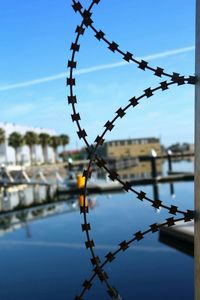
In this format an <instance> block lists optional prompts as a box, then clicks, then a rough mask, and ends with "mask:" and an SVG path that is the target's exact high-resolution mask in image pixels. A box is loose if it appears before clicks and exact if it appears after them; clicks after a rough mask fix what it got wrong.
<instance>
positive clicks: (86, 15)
mask: <svg viewBox="0 0 200 300" xmlns="http://www.w3.org/2000/svg"><path fill="white" fill-rule="evenodd" d="M72 2H73V5H72V7H73V9H74V11H75V12H79V14H80V15H81V16H82V22H81V23H80V25H78V26H77V28H76V38H75V41H74V42H73V43H72V44H71V48H70V49H71V51H72V55H71V59H70V60H69V61H68V67H69V69H70V74H69V77H68V78H67V85H68V86H69V91H70V94H69V96H68V104H70V105H71V107H72V114H71V118H72V121H73V122H75V123H76V126H77V129H78V131H77V134H78V137H79V139H82V140H83V141H84V143H85V145H86V149H87V151H88V155H89V164H88V167H87V169H86V170H84V172H83V177H85V179H86V180H85V186H84V188H83V189H82V190H81V191H80V195H82V196H83V199H84V203H83V206H81V207H80V213H81V214H83V221H84V222H83V224H82V231H83V232H84V233H85V234H86V242H85V246H86V248H87V249H89V250H90V252H91V256H92V258H91V263H92V266H93V268H94V269H93V273H94V274H93V275H92V276H91V277H90V279H89V280H85V281H84V283H83V290H82V292H81V294H80V296H77V297H76V298H75V299H76V300H78V299H79V300H80V299H83V298H82V297H83V295H84V294H85V292H86V291H88V290H89V289H90V288H91V287H92V281H93V279H94V278H95V277H96V276H98V278H99V279H100V281H102V282H104V283H105V285H106V288H107V292H108V295H109V296H110V297H111V298H113V299H122V298H121V296H120V295H119V293H118V291H117V290H116V288H114V287H112V286H111V285H110V283H109V282H108V279H109V276H108V275H107V273H106V272H105V271H104V269H103V268H104V266H105V265H106V264H107V263H108V262H110V263H111V262H112V261H113V260H114V259H115V258H116V256H117V254H118V253H119V252H121V251H123V252H124V251H125V250H127V249H128V248H129V245H130V244H131V243H132V242H134V241H136V240H137V241H139V240H141V239H143V238H144V236H145V235H146V234H148V233H150V232H152V233H154V232H157V231H158V229H159V228H160V227H162V226H166V225H167V226H173V225H174V224H175V223H176V222H179V221H181V220H184V221H185V222H187V221H190V220H192V219H193V218H194V211H192V210H187V211H182V210H180V209H179V208H178V207H177V206H174V205H171V206H168V205H165V204H163V203H162V201H161V200H159V199H156V200H152V199H151V198H149V197H148V196H147V195H146V193H145V192H144V191H140V192H138V191H137V190H135V189H133V188H132V186H131V184H130V183H129V182H124V181H123V180H122V179H121V178H120V176H119V174H118V173H117V172H113V171H111V170H109V168H108V167H107V163H106V161H105V160H103V159H102V158H100V157H99V156H98V155H97V154H96V151H97V149H98V147H99V146H101V145H102V144H103V143H104V140H105V139H104V138H105V135H106V133H108V131H112V129H113V128H114V126H115V123H116V121H117V120H120V119H122V118H123V117H124V116H125V115H126V112H127V110H128V109H129V108H132V107H133V108H134V107H136V106H137V105H138V104H139V102H140V100H141V99H144V98H145V99H146V98H150V97H152V96H153V95H154V93H155V92H157V91H166V90H167V89H169V88H170V87H171V86H172V85H175V84H177V86H181V85H184V84H195V83H196V77H195V76H189V77H185V76H182V75H180V74H179V73H175V72H174V73H173V74H170V73H167V72H166V71H165V70H164V69H163V68H161V67H157V68H153V67H151V66H149V64H148V62H146V61H144V60H141V61H139V60H137V59H135V58H134V55H133V54H132V53H131V52H129V51H127V52H124V51H122V50H120V47H119V45H118V44H117V43H115V42H110V41H109V40H108V39H107V38H106V37H105V33H104V32H103V31H102V30H97V29H96V28H95V27H94V25H93V24H94V22H93V20H92V18H91V16H92V13H91V10H92V8H93V6H94V5H95V4H96V5H97V4H99V2H100V0H96V1H95V0H93V1H92V2H91V4H90V6H89V8H88V9H84V8H83V6H82V4H81V3H80V2H79V1H75V0H73V1H72ZM87 27H90V28H91V29H92V30H93V32H94V33H95V37H96V38H97V39H98V40H99V41H103V42H104V43H106V44H107V46H108V49H109V50H111V51H112V52H115V53H119V54H120V55H121V56H122V58H123V59H124V60H125V61H127V62H130V61H131V62H133V63H135V64H137V65H138V68H139V69H141V70H144V71H146V70H148V71H151V72H154V75H155V76H158V77H163V76H166V77H169V78H170V80H171V81H169V82H167V81H162V82H160V83H159V85H158V86H157V87H155V88H151V87H149V88H147V89H145V90H144V92H143V93H142V94H141V95H140V96H139V97H136V96H135V97H132V98H131V99H129V104H127V105H126V106H125V107H124V108H121V107H120V108H119V109H118V110H117V111H116V115H115V116H114V117H113V119H112V120H111V121H109V120H108V121H107V122H106V123H105V125H104V127H105V129H104V131H103V133H102V134H100V135H98V136H97V137H96V139H95V141H94V144H92V145H90V144H89V142H88V141H87V132H86V131H85V129H84V128H82V126H81V123H80V120H81V116H80V113H79V112H78V111H77V109H76V103H77V97H76V95H75V94H74V87H75V85H76V81H75V78H74V76H73V71H74V69H76V67H77V61H76V60H75V57H76V53H77V52H79V50H80V44H79V40H80V37H81V36H83V35H84V32H85V30H86V28H87ZM93 162H94V163H96V165H97V166H98V167H100V168H103V169H104V170H105V171H106V172H107V173H108V174H109V177H110V179H111V180H113V181H114V180H117V181H118V182H119V183H120V184H121V185H122V187H123V189H124V190H125V191H126V192H129V191H131V192H133V193H134V194H136V199H138V200H139V201H143V200H146V201H148V202H149V203H151V204H152V207H153V208H161V207H162V208H164V209H166V210H168V213H169V214H172V215H176V214H177V213H178V214H182V215H183V217H182V218H179V219H174V218H173V217H171V218H168V219H166V221H165V222H164V223H161V224H156V223H155V224H152V225H150V228H149V229H147V230H146V231H143V232H141V231H139V232H136V233H135V234H134V238H132V239H130V240H128V241H126V240H124V241H122V242H121V243H119V247H118V249H117V250H116V251H115V252H113V253H112V252H109V253H107V255H106V259H105V260H104V261H103V262H101V260H100V258H99V257H98V256H97V255H96V254H95V250H94V248H95V243H94V240H93V239H92V238H91V234H90V231H91V225H90V223H89V222H88V218H87V214H88V213H89V208H88V206H87V205H86V196H87V183H88V179H89V178H90V177H91V166H92V163H93Z"/></svg>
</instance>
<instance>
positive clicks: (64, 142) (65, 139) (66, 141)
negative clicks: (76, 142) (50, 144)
mask: <svg viewBox="0 0 200 300" xmlns="http://www.w3.org/2000/svg"><path fill="white" fill-rule="evenodd" d="M60 140H61V145H62V146H63V151H65V146H66V145H68V144H69V136H68V135H67V134H61V135H60Z"/></svg>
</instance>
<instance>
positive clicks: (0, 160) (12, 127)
mask: <svg viewBox="0 0 200 300" xmlns="http://www.w3.org/2000/svg"><path fill="white" fill-rule="evenodd" d="M0 128H2V129H4V131H5V135H6V142H5V143H4V144H1V145H0V164H7V165H13V164H15V163H16V162H15V150H14V149H13V148H12V147H10V146H9V145H8V138H9V135H10V134H11V133H12V132H14V131H17V132H19V133H20V134H22V135H24V134H25V133H26V132H27V131H33V132H35V133H37V134H40V133H48V134H49V135H56V132H55V131H54V130H50V129H45V128H39V127H36V128H35V127H28V126H22V125H18V124H14V123H3V122H2V123H1V122H0ZM34 153H35V157H34V161H35V162H36V163H38V164H39V163H43V155H42V148H41V146H40V145H36V146H35V151H34ZM18 157H19V161H20V163H21V164H22V165H26V164H27V165H29V164H30V152H29V148H28V146H27V145H24V146H23V147H21V149H20V153H18ZM54 159H55V158H54V153H53V149H52V148H51V147H47V160H48V162H54Z"/></svg>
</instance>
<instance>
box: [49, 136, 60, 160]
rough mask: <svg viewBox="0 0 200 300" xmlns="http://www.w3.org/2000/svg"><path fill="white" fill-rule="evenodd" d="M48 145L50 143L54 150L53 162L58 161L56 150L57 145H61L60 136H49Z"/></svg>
mask: <svg viewBox="0 0 200 300" xmlns="http://www.w3.org/2000/svg"><path fill="white" fill-rule="evenodd" d="M50 145H51V147H52V148H53V150H54V155H55V162H57V161H58V152H57V151H58V146H60V145H61V138H60V136H56V135H54V136H51V138H50Z"/></svg>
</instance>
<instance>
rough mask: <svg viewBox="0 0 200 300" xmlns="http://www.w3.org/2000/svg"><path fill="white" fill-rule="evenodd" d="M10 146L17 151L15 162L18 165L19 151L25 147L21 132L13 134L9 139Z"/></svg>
mask: <svg viewBox="0 0 200 300" xmlns="http://www.w3.org/2000/svg"><path fill="white" fill-rule="evenodd" d="M8 144H9V146H11V147H13V148H14V149H15V162H16V163H18V157H17V153H18V151H19V149H20V148H21V147H22V146H23V145H24V139H23V136H22V135H21V134H20V133H19V132H16V131H14V132H12V133H11V134H10V135H9V138H8Z"/></svg>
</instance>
